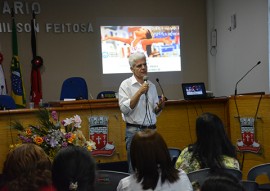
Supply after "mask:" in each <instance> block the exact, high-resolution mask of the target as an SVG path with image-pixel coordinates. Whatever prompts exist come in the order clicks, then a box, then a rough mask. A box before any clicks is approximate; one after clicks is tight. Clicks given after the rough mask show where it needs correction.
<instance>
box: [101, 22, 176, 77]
mask: <svg viewBox="0 0 270 191" xmlns="http://www.w3.org/2000/svg"><path fill="white" fill-rule="evenodd" d="M100 34H101V49H102V69H103V74H114V73H131V71H130V66H129V63H128V57H129V55H130V54H132V53H134V52H138V51H139V52H143V53H144V54H145V55H146V57H147V65H148V72H168V71H181V53H180V27H179V26H178V25H170V26H101V27H100Z"/></svg>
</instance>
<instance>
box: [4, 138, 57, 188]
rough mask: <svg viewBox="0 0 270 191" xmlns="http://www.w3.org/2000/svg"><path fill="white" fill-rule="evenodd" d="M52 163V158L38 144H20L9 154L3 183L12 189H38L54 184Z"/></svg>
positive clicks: (5, 164) (5, 163)
mask: <svg viewBox="0 0 270 191" xmlns="http://www.w3.org/2000/svg"><path fill="white" fill-rule="evenodd" d="M51 165H52V164H51V160H50V159H49V157H48V156H47V154H46V153H45V152H44V150H43V149H42V148H41V147H39V146H38V145H35V144H32V143H25V144H22V145H19V146H17V147H15V149H13V150H11V151H10V152H9V153H8V154H7V157H6V160H5V162H4V167H3V175H2V176H3V183H4V184H5V186H6V187H7V189H8V190H12V191H17V190H18V191H29V190H31V191H38V190H39V189H40V188H42V187H46V186H49V185H51V184H52V182H51Z"/></svg>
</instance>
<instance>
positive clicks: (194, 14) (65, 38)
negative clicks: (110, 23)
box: [0, 0, 208, 102]
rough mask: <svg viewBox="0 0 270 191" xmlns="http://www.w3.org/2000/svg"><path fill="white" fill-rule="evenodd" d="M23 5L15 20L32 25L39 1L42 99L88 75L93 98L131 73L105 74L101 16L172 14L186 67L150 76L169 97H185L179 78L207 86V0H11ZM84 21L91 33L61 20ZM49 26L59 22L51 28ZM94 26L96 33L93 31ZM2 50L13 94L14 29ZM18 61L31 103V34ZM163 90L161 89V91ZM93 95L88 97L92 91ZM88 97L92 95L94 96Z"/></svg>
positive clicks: (3, 37)
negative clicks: (33, 8)
mask: <svg viewBox="0 0 270 191" xmlns="http://www.w3.org/2000/svg"><path fill="white" fill-rule="evenodd" d="M4 2H5V1H4V0H1V1H0V3H1V4H0V10H1V13H0V14H1V20H0V23H10V22H11V15H10V14H3V11H4V10H5V9H6V8H7V7H5V8H4V7H3V5H4ZM7 2H8V5H9V6H10V7H11V6H12V3H13V2H15V3H16V2H20V3H22V4H23V7H22V10H23V11H24V12H23V14H22V13H18V14H16V15H15V18H16V22H17V23H30V19H31V17H32V15H31V11H30V9H31V5H32V4H33V3H35V2H38V3H39V4H40V13H39V14H38V15H37V16H36V18H37V22H38V23H39V25H40V28H39V29H40V31H39V32H38V33H37V53H38V55H40V56H42V57H43V59H44V66H43V67H42V68H41V76H42V86H43V87H42V90H43V101H44V102H47V101H55V100H59V97H60V90H61V85H62V82H63V81H64V80H65V79H66V78H68V77H71V76H81V77H83V78H85V79H86V81H87V84H88V90H89V94H91V96H92V97H93V98H95V97H96V95H97V94H98V93H99V92H100V91H102V90H114V91H118V86H119V84H120V83H121V81H122V80H123V79H125V78H127V77H128V76H130V75H131V74H121V75H120V74H116V75H110V76H109V75H107V76H104V75H102V67H101V53H100V45H99V44H100V36H99V32H98V30H99V26H98V20H99V19H100V18H111V19H113V18H121V19H129V18H137V19H138V20H139V19H145V18H152V19H153V18H154V19H157V20H158V19H161V18H173V19H179V23H180V25H181V29H180V30H181V56H182V71H181V72H178V73H176V72H174V73H170V74H168V73H161V74H151V75H150V80H152V81H153V82H154V83H156V82H155V78H156V77H158V78H159V80H160V82H161V84H162V86H163V89H164V92H166V96H167V97H168V98H169V99H180V98H182V92H181V82H194V81H203V82H205V83H206V85H208V67H207V34H206V32H207V24H206V20H207V19H206V0H189V1H186V0H168V1H162V0H148V1H134V2H128V3H127V1H124V0H114V1H109V0H105V1H98V0H91V1H89V0H78V1H65V0H57V1H47V0H39V1H31V0H25V1H23V0H17V1H7ZM63 23H64V24H72V23H77V24H82V23H83V24H86V26H87V29H89V31H88V32H72V31H71V32H68V29H67V28H65V27H64V28H62V27H63V26H62V25H61V24H63ZM50 24H60V28H57V29H55V28H53V29H52V26H53V25H50ZM90 24H91V25H92V31H91V30H90V29H91V27H89V25H90ZM2 30H3V29H2ZM23 30H27V27H26V29H23ZM0 46H1V52H2V54H3V55H4V61H3V67H4V71H5V76H6V81H7V86H8V90H9V93H10V87H11V82H10V61H11V56H12V46H11V33H10V32H3V31H2V32H0ZM18 48H19V59H20V61H21V64H22V74H23V80H24V84H25V90H26V97H27V101H29V99H28V98H29V93H30V73H31V63H30V62H31V59H32V52H31V34H30V32H26V31H22V32H19V33H18ZM158 91H159V93H160V89H158ZM89 96H90V95H89ZM91 96H90V97H91Z"/></svg>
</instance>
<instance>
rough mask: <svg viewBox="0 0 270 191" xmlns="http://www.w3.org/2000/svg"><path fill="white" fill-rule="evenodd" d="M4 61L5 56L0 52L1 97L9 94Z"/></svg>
mask: <svg viewBox="0 0 270 191" xmlns="http://www.w3.org/2000/svg"><path fill="white" fill-rule="evenodd" d="M3 59H4V57H3V54H2V53H1V52H0V95H6V94H7V85H6V78H5V74H4V69H3V66H2V62H3Z"/></svg>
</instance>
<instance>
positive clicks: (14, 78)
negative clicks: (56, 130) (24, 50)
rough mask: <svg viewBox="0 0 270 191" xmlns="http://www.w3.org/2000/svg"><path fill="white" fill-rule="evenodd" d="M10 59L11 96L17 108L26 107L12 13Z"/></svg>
mask: <svg viewBox="0 0 270 191" xmlns="http://www.w3.org/2000/svg"><path fill="white" fill-rule="evenodd" d="M12 53H13V55H12V60H11V96H12V97H13V99H14V101H15V103H16V105H17V108H25V107H26V99H25V89H24V85H23V78H22V72H21V65H20V62H19V57H18V43H17V28H16V23H15V20H14V14H12Z"/></svg>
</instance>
